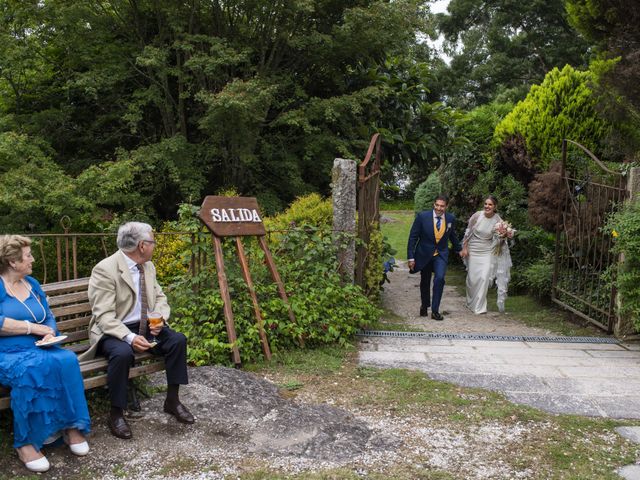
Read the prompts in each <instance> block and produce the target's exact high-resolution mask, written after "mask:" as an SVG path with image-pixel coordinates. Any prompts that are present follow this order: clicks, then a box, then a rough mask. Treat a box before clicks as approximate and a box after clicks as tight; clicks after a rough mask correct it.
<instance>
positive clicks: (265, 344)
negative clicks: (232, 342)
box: [235, 237, 271, 360]
mask: <svg viewBox="0 0 640 480" xmlns="http://www.w3.org/2000/svg"><path fill="white" fill-rule="evenodd" d="M235 239H236V247H237V249H238V258H239V259H240V266H241V267H242V276H243V277H244V281H245V283H246V284H247V288H248V289H249V295H251V302H252V303H253V311H254V313H255V314H256V324H257V325H258V335H260V343H262V351H263V353H264V356H265V358H266V359H267V360H271V350H270V349H269V341H268V340H267V334H266V333H264V321H263V320H262V314H261V313H260V307H259V306H258V297H257V296H256V289H255V287H254V286H253V281H252V280H251V272H250V271H249V263H248V262H247V256H246V255H245V254H244V246H243V245H242V238H241V237H235Z"/></svg>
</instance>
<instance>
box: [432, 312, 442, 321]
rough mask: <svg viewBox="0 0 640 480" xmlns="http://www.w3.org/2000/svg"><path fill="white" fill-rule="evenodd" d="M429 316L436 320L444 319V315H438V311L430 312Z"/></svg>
mask: <svg viewBox="0 0 640 480" xmlns="http://www.w3.org/2000/svg"><path fill="white" fill-rule="evenodd" d="M431 318H433V319H434V320H438V321H440V320H444V317H443V316H442V315H440V314H439V313H438V312H431Z"/></svg>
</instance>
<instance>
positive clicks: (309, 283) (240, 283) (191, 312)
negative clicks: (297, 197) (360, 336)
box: [167, 206, 380, 365]
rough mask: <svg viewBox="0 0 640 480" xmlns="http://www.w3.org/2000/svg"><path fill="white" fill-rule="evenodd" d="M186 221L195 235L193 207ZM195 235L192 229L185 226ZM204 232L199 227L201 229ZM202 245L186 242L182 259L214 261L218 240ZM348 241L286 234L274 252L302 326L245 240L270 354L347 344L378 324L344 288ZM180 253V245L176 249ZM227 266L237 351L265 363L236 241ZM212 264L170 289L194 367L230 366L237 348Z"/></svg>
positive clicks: (367, 306)
mask: <svg viewBox="0 0 640 480" xmlns="http://www.w3.org/2000/svg"><path fill="white" fill-rule="evenodd" d="M181 212H182V213H183V219H182V222H184V223H185V224H188V225H190V228H194V227H195V225H194V224H193V216H192V214H193V207H192V208H187V207H186V206H183V207H181ZM185 228H188V227H185ZM196 228H198V227H196ZM197 238H199V239H200V240H199V241H197V242H196V243H195V244H191V243H186V242H185V243H184V248H185V251H183V252H175V255H176V256H177V257H178V258H181V259H182V260H183V261H184V262H187V261H188V259H189V258H190V255H192V254H196V253H197V252H199V251H200V252H204V253H205V254H206V257H207V258H208V259H213V258H214V257H213V252H212V251H211V240H210V238H209V237H207V236H199V237H197ZM346 241H349V238H348V237H346V236H345V235H337V236H336V235H335V234H334V233H333V232H332V231H331V229H330V228H327V227H323V228H312V227H305V228H304V229H302V228H297V229H291V230H288V231H287V232H284V233H283V234H282V235H281V237H280V240H279V242H278V243H277V245H276V246H275V247H274V248H273V249H272V253H273V257H274V260H275V262H276V265H277V269H278V272H279V273H280V276H281V278H282V280H283V282H284V285H285V289H286V291H287V295H288V296H289V301H290V305H291V308H292V310H293V312H294V314H295V317H296V321H295V322H291V321H290V319H289V316H288V308H287V307H286V305H285V304H284V302H283V301H282V300H281V299H280V297H279V295H278V290H277V286H276V285H275V283H274V282H273V280H272V279H271V276H270V273H269V271H268V269H267V267H266V265H265V262H264V254H263V252H262V250H261V249H260V248H259V246H258V244H257V241H256V240H254V239H248V238H246V239H244V241H243V243H244V247H245V253H246V255H247V258H248V260H249V265H250V269H251V276H252V279H253V283H254V286H255V291H256V295H257V297H258V303H259V305H260V311H261V314H262V318H263V321H264V326H265V330H266V332H267V337H268V340H269V344H270V347H271V350H272V351H273V352H278V351H282V350H286V349H291V348H299V347H300V346H301V345H304V346H315V345H319V344H326V343H339V344H344V343H346V342H347V341H349V340H350V339H351V337H352V336H353V335H354V333H355V332H356V330H357V329H359V328H362V327H363V326H365V325H367V324H370V323H373V322H374V321H375V320H376V319H377V318H378V316H379V314H380V312H379V310H378V309H377V307H375V306H374V305H373V304H372V303H371V302H370V301H369V300H368V299H367V297H366V296H365V295H364V293H363V292H362V290H361V289H360V288H359V287H357V286H354V285H343V284H342V282H341V277H340V274H339V272H338V264H337V261H336V249H337V248H339V247H340V246H341V245H342V244H343V243H344V242H346ZM173 247H176V245H173ZM223 252H224V262H225V267H226V277H227V282H228V285H229V293H230V296H231V300H232V309H233V314H234V323H235V330H236V334H237V342H236V345H237V346H238V348H239V350H240V354H241V357H242V360H243V361H251V360H256V359H257V358H260V357H261V356H262V347H261V344H260V340H259V335H258V328H257V325H256V320H255V314H254V311H253V305H252V301H251V298H250V296H249V293H248V291H247V287H246V284H245V282H244V280H243V276H242V272H241V270H240V266H239V262H238V259H237V256H236V252H235V245H234V242H233V240H232V239H224V240H223ZM216 278H217V276H216V271H215V268H214V266H213V262H212V261H209V262H208V264H207V265H205V266H203V267H202V269H201V271H200V272H199V273H198V274H197V275H195V276H191V275H190V274H188V273H185V274H184V275H182V276H180V277H179V278H177V279H176V280H175V281H174V282H173V283H172V284H171V285H170V286H169V287H168V288H167V295H168V297H169V301H170V304H171V307H172V326H173V327H174V328H175V329H176V330H178V331H180V332H183V333H184V334H185V335H187V337H188V338H189V362H190V363H192V364H195V365H205V364H212V363H223V364H227V363H229V359H230V353H231V349H232V345H231V344H230V343H229V340H228V336H227V331H226V327H225V318H224V312H223V301H222V298H221V295H220V291H219V288H218V283H217V280H216Z"/></svg>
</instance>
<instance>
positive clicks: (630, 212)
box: [605, 199, 640, 331]
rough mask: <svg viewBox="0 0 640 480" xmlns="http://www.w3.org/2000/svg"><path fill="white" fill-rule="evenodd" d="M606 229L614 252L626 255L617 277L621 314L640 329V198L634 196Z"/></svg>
mask: <svg viewBox="0 0 640 480" xmlns="http://www.w3.org/2000/svg"><path fill="white" fill-rule="evenodd" d="M605 232H606V233H608V234H610V235H612V236H613V238H614V247H613V251H614V252H615V253H621V254H624V262H623V263H622V264H621V265H620V266H619V268H618V272H617V276H616V280H615V282H616V288H617V289H618V293H619V294H620V297H621V307H620V313H621V314H623V315H628V316H629V317H630V318H631V320H632V321H633V323H634V325H635V327H636V330H637V331H640V201H638V199H635V201H634V202H632V203H629V204H627V205H626V206H625V207H624V208H622V209H621V210H620V211H619V212H617V213H616V214H615V215H613V216H612V217H611V218H610V219H609V221H608V223H607V225H606V226H605Z"/></svg>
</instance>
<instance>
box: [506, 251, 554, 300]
mask: <svg viewBox="0 0 640 480" xmlns="http://www.w3.org/2000/svg"><path fill="white" fill-rule="evenodd" d="M513 272H514V273H515V275H513V280H512V284H513V286H514V287H515V288H522V289H525V290H527V291H528V292H529V293H530V294H532V295H535V296H536V297H539V298H546V297H550V296H551V284H552V281H553V255H551V254H550V252H549V253H547V254H544V255H541V257H540V259H539V260H536V261H534V262H533V263H531V264H529V265H524V266H516V268H515V269H514V270H513Z"/></svg>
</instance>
